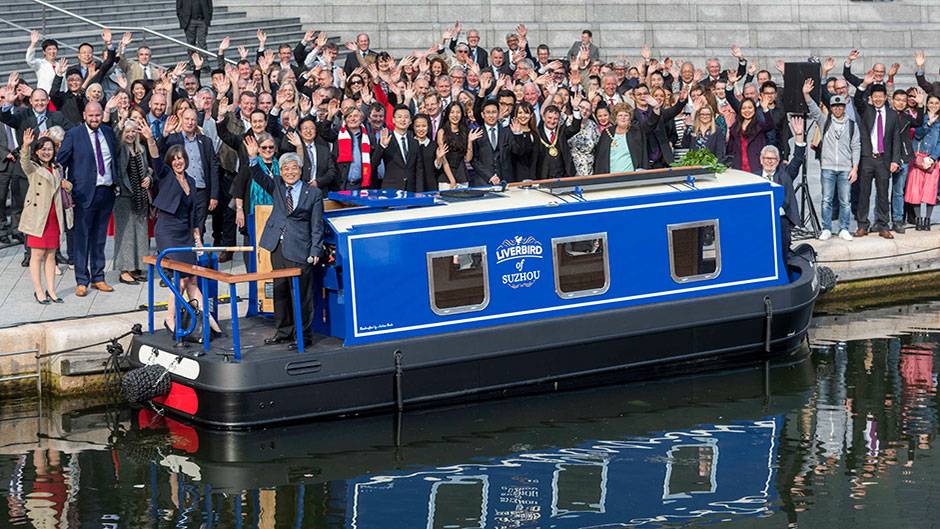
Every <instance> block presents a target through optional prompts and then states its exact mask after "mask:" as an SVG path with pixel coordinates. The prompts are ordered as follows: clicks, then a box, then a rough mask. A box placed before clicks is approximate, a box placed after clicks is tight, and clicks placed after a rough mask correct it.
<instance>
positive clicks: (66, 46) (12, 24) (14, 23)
mask: <svg viewBox="0 0 940 529" xmlns="http://www.w3.org/2000/svg"><path fill="white" fill-rule="evenodd" d="M0 22H3V23H4V24H6V25H8V26H10V27H12V28H15V29H18V30H20V31H25V32H26V33H32V32H33V30H31V29H29V28H27V27H23V26H21V25H19V24H17V23H16V22H10V21H9V20H7V19H5V18H0ZM57 42H58V41H57ZM59 47H60V48H68V49H70V50H74V51H78V48H76V47H75V46H71V45H69V44H66V43H64V42H59Z"/></svg>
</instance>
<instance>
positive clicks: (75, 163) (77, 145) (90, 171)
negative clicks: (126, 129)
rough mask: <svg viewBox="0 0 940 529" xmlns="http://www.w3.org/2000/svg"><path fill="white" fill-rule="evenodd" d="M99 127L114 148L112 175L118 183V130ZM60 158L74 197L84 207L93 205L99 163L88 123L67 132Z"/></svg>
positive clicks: (109, 144) (59, 154)
mask: <svg viewBox="0 0 940 529" xmlns="http://www.w3.org/2000/svg"><path fill="white" fill-rule="evenodd" d="M98 130H100V131H101V133H102V135H103V136H104V139H105V141H106V142H107V144H108V149H109V150H110V151H111V178H112V183H117V178H118V173H117V164H116V162H117V158H118V150H117V141H115V139H114V131H113V130H111V127H109V126H107V125H101V126H100V127H98ZM56 161H57V162H59V163H60V164H62V167H65V169H66V170H67V171H68V179H69V181H70V182H72V184H73V187H72V196H73V197H74V198H75V203H76V204H78V205H79V206H81V207H83V208H87V207H89V206H91V201H92V199H94V198H95V187H96V186H97V185H98V162H97V161H96V159H95V147H94V145H92V143H91V138H89V137H88V128H87V127H86V126H81V127H72V128H71V129H69V130H68V131H67V132H66V133H65V139H64V140H62V146H61V147H59V153H58V155H57V156H56Z"/></svg>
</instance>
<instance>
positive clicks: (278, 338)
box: [264, 336, 290, 345]
mask: <svg viewBox="0 0 940 529" xmlns="http://www.w3.org/2000/svg"><path fill="white" fill-rule="evenodd" d="M289 341H290V338H288V337H287V336H272V337H271V338H265V339H264V345H275V344H279V343H287V342H289Z"/></svg>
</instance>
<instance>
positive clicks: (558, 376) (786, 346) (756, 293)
mask: <svg viewBox="0 0 940 529" xmlns="http://www.w3.org/2000/svg"><path fill="white" fill-rule="evenodd" d="M791 267H792V269H793V272H795V273H796V274H794V275H797V274H798V278H797V279H796V280H795V281H793V282H792V283H790V284H789V285H786V286H782V287H775V288H767V289H755V290H748V291H742V292H736V293H731V294H723V295H718V296H711V297H706V298H698V299H693V300H681V301H673V302H663V303H656V304H653V305H646V306H639V307H631V308H627V309H618V310H610V311H603V312H597V313H594V314H590V315H582V316H577V317H564V318H554V319H550V320H544V321H539V322H528V323H522V324H511V325H501V326H496V327H492V328H487V329H482V330H471V331H461V332H456V333H449V334H443V335H437V336H429V337H422V338H415V339H409V340H401V341H397V342H394V343H384V344H370V345H363V346H357V347H350V348H338V349H326V350H324V349H323V348H314V350H313V351H308V352H307V353H304V354H300V353H297V352H294V351H291V352H288V351H285V352H283V353H280V354H278V353H275V354H265V355H260V354H256V355H255V358H253V359H251V360H250V361H249V360H247V359H246V361H244V362H242V363H241V364H234V363H228V362H225V361H223V357H221V356H217V355H206V356H203V357H200V358H199V359H197V360H198V362H199V364H200V375H199V377H198V379H197V380H196V381H191V380H186V379H182V378H179V377H176V376H175V375H174V381H175V382H178V383H180V384H182V385H185V386H188V387H191V388H193V390H194V391H195V396H196V398H197V399H198V410H197V411H196V412H195V413H184V412H181V411H180V410H177V409H174V408H172V407H169V406H165V409H166V410H167V411H168V412H169V413H171V414H173V415H175V416H179V417H182V418H184V419H186V420H190V421H194V422H197V423H200V424H204V425H208V426H213V427H222V428H248V427H254V426H260V425H266V424H271V423H279V422H288V421H297V420H302V419H310V418H320V417H331V416H342V415H351V414H361V413H381V412H388V411H394V410H396V409H397V408H398V407H399V406H403V407H404V408H405V409H414V408H418V407H425V406H430V405H440V404H443V403H453V402H460V401H468V400H481V399H488V398H494V397H503V396H508V395H517V394H526V393H538V392H544V391H554V390H562V389H570V388H575V387H585V386H598V385H604V384H610V383H616V382H623V381H630V380H639V379H648V378H655V377H661V376H665V375H671V374H676V373H688V372H695V371H705V370H714V369H718V368H722V367H727V366H733V365H745V364H751V363H754V362H760V361H764V360H772V359H787V358H790V357H792V358H796V356H797V355H798V354H799V353H798V352H797V350H798V349H799V345H800V342H801V341H802V340H803V339H804V337H805V334H806V331H807V329H808V327H809V324H810V319H811V316H812V312H813V305H814V303H815V301H816V295H817V289H816V287H815V285H814V282H813V281H812V279H813V277H814V270H813V268H812V267H811V265H810V264H809V263H807V262H805V261H802V260H800V259H797V260H795V261H794V262H793V263H792V264H791ZM768 300H769V303H768V302H767V301H768ZM768 306H769V307H770V308H771V310H770V318H769V321H770V339H769V347H768V340H767V338H768V337H767V328H768V310H767V307H768ZM164 334H165V333H158V334H156V335H154V336H149V335H143V336H137V337H135V339H134V342H133V344H132V347H131V351H130V352H131V355H130V356H131V361H132V363H133V364H134V365H140V361H139V359H138V350H139V348H140V347H141V346H143V345H150V346H154V347H157V348H158V349H161V350H163V351H173V346H172V345H171V343H170V341H169V337H168V336H164ZM768 349H769V351H768ZM396 351H400V352H401V370H400V376H396V373H397V370H396V364H395V358H396ZM158 406H159V405H158Z"/></svg>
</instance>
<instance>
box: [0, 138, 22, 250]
mask: <svg viewBox="0 0 940 529" xmlns="http://www.w3.org/2000/svg"><path fill="white" fill-rule="evenodd" d="M18 154H19V144H18V143H17V142H16V136H15V133H14V132H13V129H12V128H10V127H9V126H7V125H0V244H9V243H10V242H11V241H10V233H12V232H16V227H17V226H18V225H19V221H20V214H21V213H22V212H23V199H24V196H23V195H25V193H26V188H23V189H22V190H21V189H20V188H21V187H22V186H21V185H20V184H21V183H27V180H26V175H25V174H24V173H23V169H22V167H20V163H19V158H18V157H17V156H18ZM21 178H22V181H21V180H20V179H21ZM7 196H10V197H11V201H10V202H11V204H10V205H11V207H10V209H9V210H7V208H6V204H7ZM8 214H9V216H10V223H9V224H7V215H8ZM24 246H25V245H24ZM27 252H28V250H27ZM26 255H27V256H29V253H27V254H26Z"/></svg>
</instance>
